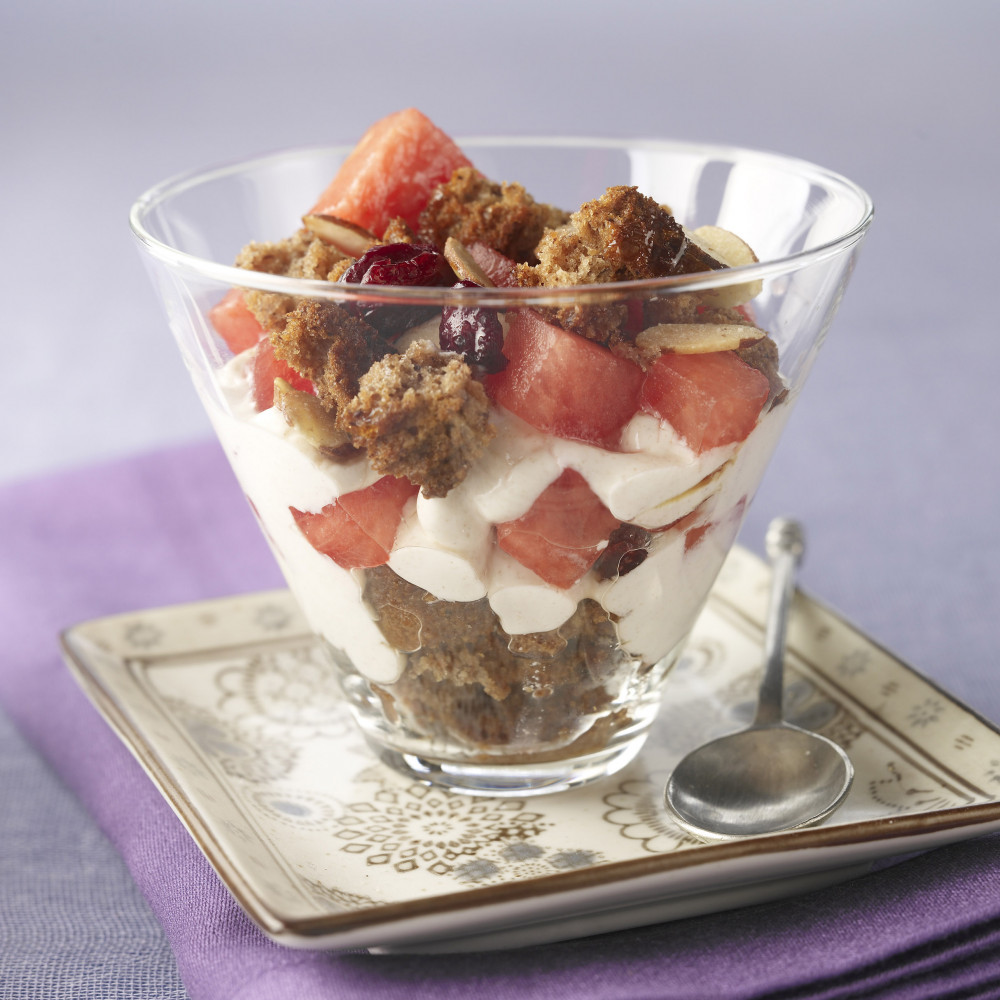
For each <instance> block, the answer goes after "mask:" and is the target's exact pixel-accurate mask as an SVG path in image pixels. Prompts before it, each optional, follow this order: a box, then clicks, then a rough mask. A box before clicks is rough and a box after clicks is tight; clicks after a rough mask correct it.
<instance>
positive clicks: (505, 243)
mask: <svg viewBox="0 0 1000 1000" xmlns="http://www.w3.org/2000/svg"><path fill="white" fill-rule="evenodd" d="M567 218H568V215H567V213H566V212H564V211H562V210H561V209H558V208H554V207H553V206H552V205H545V204H542V203H540V202H536V201H535V199H534V198H532V197H531V195H530V194H528V192H527V191H525V190H524V188H523V187H522V186H521V185H520V184H507V183H503V184H497V183H495V182H494V181H491V180H488V179H487V178H485V177H483V175H482V174H480V173H479V172H478V171H476V170H475V169H473V168H472V167H459V168H458V170H456V171H455V173H454V174H452V177H451V180H450V181H448V182H447V183H445V184H441V185H439V186H438V188H437V189H436V190H435V192H434V193H433V194H432V195H431V199H430V201H429V202H428V203H427V207H426V208H425V209H424V211H423V212H422V213H421V216H420V226H419V233H420V238H421V240H423V241H426V242H428V243H434V244H435V245H436V246H439V247H443V246H444V244H445V241H446V240H447V239H448V237H449V236H453V237H454V238H455V239H457V240H458V241H459V242H460V243H464V244H466V245H468V244H470V243H475V242H479V243H485V244H487V245H488V246H491V247H493V249H494V250H499V251H500V253H502V254H504V255H505V256H507V257H510V258H511V259H512V260H515V261H527V262H533V261H535V260H536V259H537V258H536V257H535V246H536V244H537V243H538V241H539V240H540V239H541V238H542V234H543V233H544V232H545V230H546V229H549V228H552V227H554V226H561V225H563V223H565V222H566V220H567Z"/></svg>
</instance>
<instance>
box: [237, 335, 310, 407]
mask: <svg viewBox="0 0 1000 1000" xmlns="http://www.w3.org/2000/svg"><path fill="white" fill-rule="evenodd" d="M276 378H283V379H284V380H285V381H286V382H287V383H288V384H289V385H290V386H291V387H292V388H293V389H301V390H303V391H304V392H313V391H314V390H313V384H312V382H310V381H309V379H307V378H306V377H305V376H303V375H300V374H299V373H298V372H297V371H296V370H295V369H294V368H292V366H291V365H289V364H288V363H287V362H285V361H281V360H280V359H278V358H276V357H275V356H274V348H273V347H272V346H271V341H270V340H268V339H267V338H264V339H263V340H261V341H260V342H259V343H258V344H257V352H256V354H255V355H254V359H253V369H252V370H251V372H250V390H251V394H252V396H253V403H254V407H255V408H256V409H257V410H258V412H259V411H261V410H268V409H270V408H271V407H272V406H274V380H275V379H276Z"/></svg>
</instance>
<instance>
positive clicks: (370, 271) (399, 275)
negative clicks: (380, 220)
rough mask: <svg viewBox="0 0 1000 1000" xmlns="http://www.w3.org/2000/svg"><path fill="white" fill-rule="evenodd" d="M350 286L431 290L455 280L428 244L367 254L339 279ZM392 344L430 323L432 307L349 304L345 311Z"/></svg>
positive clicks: (397, 245)
mask: <svg viewBox="0 0 1000 1000" xmlns="http://www.w3.org/2000/svg"><path fill="white" fill-rule="evenodd" d="M340 280H341V281H343V282H345V283H346V284H349V285H405V286H407V287H411V288H412V287H414V286H422V287H434V286H440V285H449V284H451V282H452V281H453V280H454V275H453V274H452V271H451V268H450V267H449V266H448V262H447V261H446V260H445V259H444V254H442V253H441V251H440V250H438V249H437V247H435V246H432V245H431V244H429V243H387V244H384V245H378V246H373V247H372V248H371V249H369V250H366V251H365V252H364V253H363V254H362V255H361V256H360V257H359V258H358V259H357V260H356V261H355V262H354V263H353V264H352V265H351V266H350V267H349V268H348V269H347V270H346V271H345V272H344V274H343V275H342V277H341V279H340ZM347 308H348V309H349V310H350V311H351V312H353V313H354V314H355V315H356V316H360V317H361V319H363V320H364V321H365V322H366V323H368V324H369V325H370V326H373V327H374V328H375V329H376V330H378V332H379V333H380V334H382V336H383V337H385V338H386V340H388V341H390V342H392V341H393V340H395V339H396V338H397V337H398V336H399V335H400V334H401V333H403V332H404V331H405V330H408V329H409V328H410V327H411V326H416V325H417V324H418V323H423V322H424V321H426V320H428V319H430V318H431V317H432V316H433V315H434V314H435V312H436V311H437V310H436V307H434V306H415V305H393V304H391V303H385V302H352V303H349V304H348V307H347Z"/></svg>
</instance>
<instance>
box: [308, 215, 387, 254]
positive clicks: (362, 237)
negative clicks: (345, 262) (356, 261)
mask: <svg viewBox="0 0 1000 1000" xmlns="http://www.w3.org/2000/svg"><path fill="white" fill-rule="evenodd" d="M302 223H303V225H305V227H306V229H308V230H309V232H311V233H313V234H314V235H315V236H318V237H319V238H320V239H321V240H322V241H323V242H324V243H329V244H330V245H331V246H333V247H336V249H337V250H339V251H340V252H341V253H346V254H347V255H348V256H349V257H360V256H361V255H362V254H363V253H364V252H365V251H366V250H367V249H368V248H369V247H370V246H371V245H372V244H373V243H378V238H377V237H376V236H375V234H374V233H370V232H368V230H367V229H365V228H364V227H363V226H356V225H355V224H354V223H353V222H348V221H347V220H346V219H338V218H337V216H335V215H304V216H303V217H302Z"/></svg>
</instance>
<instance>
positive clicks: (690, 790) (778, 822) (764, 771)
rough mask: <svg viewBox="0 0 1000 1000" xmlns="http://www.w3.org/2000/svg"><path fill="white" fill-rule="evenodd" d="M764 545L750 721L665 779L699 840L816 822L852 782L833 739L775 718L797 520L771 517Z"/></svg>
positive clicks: (796, 558)
mask: <svg viewBox="0 0 1000 1000" xmlns="http://www.w3.org/2000/svg"><path fill="white" fill-rule="evenodd" d="M766 544H767V551H768V555H769V556H770V557H771V560H772V562H773V564H774V577H773V582H772V589H771V604H770V608H769V613H768V621H767V631H766V634H765V657H766V661H765V669H764V677H763V680H762V681H761V685H760V694H759V697H758V703H757V714H756V717H755V719H754V722H753V725H752V726H750V728H749V729H745V730H742V731H741V732H736V733H731V734H729V735H728V736H722V737H720V738H719V739H716V740H712V742H710V743H706V744H705V745H704V746H701V747H698V749H696V750H693V751H692V752H691V753H689V754H688V755H687V756H686V757H685V758H684V759H683V760H682V761H681V762H680V763H679V764H678V765H677V767H676V768H675V769H674V771H673V773H672V774H671V776H670V780H669V782H668V783H667V790H666V800H667V805H668V806H669V807H670V809H671V810H672V811H673V813H674V817H675V818H676V820H677V821H678V822H679V823H680V825H681V826H683V827H684V828H685V829H687V830H689V831H691V832H692V833H695V834H696V835H698V836H701V837H704V838H707V839H713V838H718V839H726V838H731V837H752V836H757V835H759V834H765V833H778V832H780V831H783V830H794V829H796V828H798V827H803V826H810V825H812V824H814V823H819V822H821V821H822V820H824V819H825V818H826V817H827V816H829V815H830V814H831V813H832V812H833V811H834V810H835V809H837V808H838V807H839V806H840V804H841V803H842V802H843V801H844V799H845V798H846V796H847V793H848V791H849V790H850V787H851V782H852V781H853V779H854V768H853V766H852V765H851V761H850V758H849V757H848V756H847V754H846V753H845V752H844V751H843V750H842V749H841V748H840V747H839V746H837V744H836V743H834V742H832V741H831V740H828V739H827V738H826V737H825V736H820V735H819V734H818V733H812V732H809V731H807V730H805V729H799V728H798V727H797V726H793V725H790V724H789V723H787V722H785V721H784V720H783V717H782V716H783V713H782V691H783V679H784V660H785V637H786V634H787V630H788V610H789V606H790V604H791V600H792V596H793V594H794V592H795V571H796V569H797V568H798V564H799V562H800V560H801V558H802V554H803V552H804V550H805V536H804V533H803V531H802V527H801V525H799V524H798V523H797V522H796V521H792V520H790V519H787V518H776V519H775V520H774V521H772V522H771V525H770V527H769V528H768V532H767V541H766Z"/></svg>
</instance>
